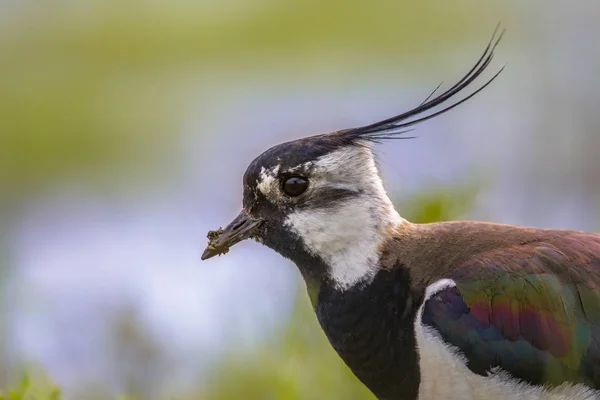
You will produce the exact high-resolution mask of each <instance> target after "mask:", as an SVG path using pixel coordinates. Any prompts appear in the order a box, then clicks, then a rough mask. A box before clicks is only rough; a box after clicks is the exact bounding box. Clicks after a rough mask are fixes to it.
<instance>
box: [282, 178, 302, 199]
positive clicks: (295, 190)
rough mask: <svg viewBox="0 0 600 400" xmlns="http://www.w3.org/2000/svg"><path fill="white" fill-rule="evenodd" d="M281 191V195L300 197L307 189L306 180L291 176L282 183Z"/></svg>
mask: <svg viewBox="0 0 600 400" xmlns="http://www.w3.org/2000/svg"><path fill="white" fill-rule="evenodd" d="M281 189H282V190H283V193H285V194H287V195H288V196H290V197H297V196H300V195H301V194H302V193H304V192H305V191H306V189H308V179H306V178H302V177H300V176H292V177H291V178H287V179H286V180H284V181H283V184H282V185H281Z"/></svg>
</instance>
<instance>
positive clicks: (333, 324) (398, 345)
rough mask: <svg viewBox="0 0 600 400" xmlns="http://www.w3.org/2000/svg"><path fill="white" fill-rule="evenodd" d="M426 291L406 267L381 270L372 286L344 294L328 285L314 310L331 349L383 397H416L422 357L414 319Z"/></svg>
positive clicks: (375, 392)
mask: <svg viewBox="0 0 600 400" xmlns="http://www.w3.org/2000/svg"><path fill="white" fill-rule="evenodd" d="M422 300H423V293H422V292H420V293H414V292H411V290H410V282H409V276H408V271H407V270H406V269H404V268H396V269H393V270H380V271H379V272H378V274H377V275H376V277H375V279H374V280H373V282H371V283H370V284H369V285H362V286H361V285H356V286H355V287H353V288H350V289H348V290H346V291H343V292H340V291H338V290H336V289H335V287H334V286H333V285H332V284H330V283H328V282H324V284H323V285H322V286H321V289H320V293H319V298H318V302H317V307H316V312H317V317H318V319H319V322H320V324H321V326H322V328H323V330H324V331H325V334H326V335H327V337H328V339H329V341H330V343H331V345H332V346H333V348H334V349H335V350H336V351H337V353H338V354H339V355H340V357H341V358H342V359H343V360H344V362H345V363H346V364H347V365H348V367H350V369H351V370H352V372H353V373H354V374H355V375H356V376H357V377H358V379H360V380H361V381H362V382H363V383H364V384H365V385H366V386H367V387H368V388H369V389H370V390H371V391H372V392H373V393H374V394H375V395H376V396H377V397H378V398H380V399H416V398H417V396H418V392H419V384H420V373H419V358H418V353H417V349H416V338H415V332H414V319H415V316H416V314H417V310H418V307H419V305H420V304H421V302H422Z"/></svg>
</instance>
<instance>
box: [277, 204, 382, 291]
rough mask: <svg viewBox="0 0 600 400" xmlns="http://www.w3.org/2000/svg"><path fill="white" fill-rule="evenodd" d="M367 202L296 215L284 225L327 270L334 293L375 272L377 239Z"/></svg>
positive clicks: (289, 218)
mask: <svg viewBox="0 0 600 400" xmlns="http://www.w3.org/2000/svg"><path fill="white" fill-rule="evenodd" d="M366 203H367V202H366V201H365V200H364V199H362V198H360V197H359V198H353V199H350V200H348V202H346V203H345V204H343V205H341V206H338V207H336V208H335V209H333V210H332V209H320V210H314V209H310V210H306V211H297V212H294V213H292V214H290V215H289V216H288V217H287V219H286V221H285V224H286V225H287V226H289V227H290V228H291V229H292V230H293V231H294V232H296V233H297V234H298V235H299V236H300V237H301V238H302V240H303V243H304V246H305V247H306V248H307V250H308V251H309V252H310V253H311V254H313V255H316V256H319V257H320V258H321V259H322V260H323V261H324V262H325V263H326V264H327V265H328V267H329V269H330V271H329V273H330V275H331V278H332V279H333V280H334V282H335V283H336V285H337V286H338V289H341V290H345V289H348V288H350V287H352V286H353V285H355V284H357V283H359V282H361V281H367V282H368V281H369V280H370V278H372V277H373V276H374V275H375V273H376V271H377V262H378V254H377V246H378V244H379V243H380V240H381V239H380V238H379V235H378V232H377V229H376V227H375V226H374V224H373V217H372V216H371V215H370V213H369V207H368V204H366Z"/></svg>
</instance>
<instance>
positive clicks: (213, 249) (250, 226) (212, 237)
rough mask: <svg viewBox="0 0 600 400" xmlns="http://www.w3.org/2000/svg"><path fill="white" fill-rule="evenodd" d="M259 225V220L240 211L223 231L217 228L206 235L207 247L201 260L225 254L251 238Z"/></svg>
mask: <svg viewBox="0 0 600 400" xmlns="http://www.w3.org/2000/svg"><path fill="white" fill-rule="evenodd" d="M261 223H262V220H261V219H257V218H254V217H251V216H249V215H247V214H246V213H245V212H244V211H241V212H240V213H239V214H238V216H237V217H235V218H234V219H233V221H231V222H230V223H229V225H227V226H226V227H225V229H221V228H219V229H218V230H216V231H209V232H208V235H206V237H207V238H208V239H209V242H208V246H206V250H204V253H203V254H202V257H201V259H202V260H207V259H209V258H211V257H214V256H216V255H221V254H225V253H227V252H228V251H229V248H230V247H231V246H233V245H234V244H236V243H238V242H241V241H242V240H244V239H248V238H250V237H252V235H253V234H254V232H256V228H258V226H259V225H260V224H261Z"/></svg>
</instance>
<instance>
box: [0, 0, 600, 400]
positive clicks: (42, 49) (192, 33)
mask: <svg viewBox="0 0 600 400" xmlns="http://www.w3.org/2000/svg"><path fill="white" fill-rule="evenodd" d="M598 18H600V4H598V2H597V1H595V0H581V1H578V2H576V3H575V2H573V3H571V4H568V3H567V2H560V1H558V0H556V1H548V0H546V1H542V0H532V1H528V2H520V1H516V0H512V1H503V0H491V1H486V2H481V1H476V0H460V1H453V2H447V1H420V2H415V1H352V2H342V1H333V0H323V1H314V0H304V1H288V2H273V1H264V0H256V1H240V0H238V1H222V2H217V1H207V0H205V1H188V0H176V1H171V2H166V1H157V0H150V1H148V0H147V1H115V0H104V1H100V0H85V1H79V2H73V1H51V2H50V1H42V2H32V1H24V0H12V1H11V0H4V1H0V278H1V280H0V283H1V285H0V294H1V296H0V301H1V303H0V388H2V390H3V393H4V394H5V395H6V396H9V397H7V398H10V399H20V398H27V399H53V398H60V397H61V396H62V397H65V398H73V399H86V400H87V399H90V400H91V399H113V398H123V399H125V398H127V399H130V398H131V399H167V398H169V399H173V398H176V399H238V398H257V399H321V398H327V399H369V398H372V397H371V396H370V394H369V393H368V392H367V391H366V390H365V389H364V388H363V387H362V386H361V385H360V383H359V382H357V380H356V379H355V378H354V377H353V376H352V374H351V373H350V372H349V371H348V369H347V368H346V367H345V366H344V365H343V363H342V362H341V361H340V360H339V358H338V357H337V356H336V354H335V353H334V352H333V350H332V349H331V348H330V347H329V345H328V343H327V341H326V339H325V337H324V335H323V334H322V332H321V331H320V329H319V327H318V325H317V323H316V319H315V317H314V315H313V314H312V311H311V309H310V307H309V301H308V298H307V296H306V293H305V290H304V288H303V284H302V283H301V282H300V279H299V275H298V273H297V271H296V270H295V268H294V267H293V265H291V264H289V263H288V262H287V261H285V260H283V259H281V258H279V256H277V255H275V254H272V253H271V252H270V251H269V250H267V249H263V248H260V247H259V246H258V245H257V244H253V243H244V244H241V245H240V246H239V248H237V247H236V249H235V251H233V252H232V253H231V254H230V255H228V257H226V258H219V259H217V260H212V261H211V262H206V263H202V264H201V263H200V252H201V251H202V249H203V246H204V244H205V239H204V237H205V233H206V231H207V230H208V229H213V228H216V227H217V226H219V225H223V224H224V223H226V222H227V221H228V220H229V219H230V217H231V216H232V215H234V214H235V213H236V210H237V209H238V208H239V206H240V200H241V185H240V182H241V176H242V174H243V171H244V169H245V167H246V165H247V164H248V163H249V161H251V160H252V159H253V158H254V156H256V155H257V154H258V153H260V152H261V151H263V150H264V149H266V148H267V147H269V146H270V145H273V144H275V143H278V142H281V141H285V140H289V139H291V138H294V137H298V136H303V135H308V134H314V133H319V132H323V131H328V130H333V129H339V128H345V127H350V126H353V125H358V124H363V123H368V122H372V121H375V120H377V119H381V118H385V117H388V116H390V115H392V114H396V113H398V112H400V111H402V110H404V109H406V108H408V107H411V106H414V105H415V104H418V103H419V102H420V101H421V100H422V99H423V98H424V97H425V96H426V95H427V94H428V93H429V92H430V91H431V90H432V89H433V88H434V87H435V86H437V84H438V83H439V82H441V81H445V82H447V83H448V84H450V83H451V82H452V81H455V80H456V79H458V78H460V77H461V76H462V75H461V74H463V73H464V72H466V71H467V70H468V69H469V68H470V66H471V65H472V64H473V63H474V62H475V60H476V59H477V57H478V56H479V54H480V53H481V52H482V51H483V48H484V47H485V45H486V44H487V41H488V40H489V37H490V36H491V34H492V31H493V29H494V27H495V26H496V24H497V23H498V22H501V23H502V26H503V27H505V28H506V29H507V35H506V37H505V38H504V40H503V42H502V43H501V45H500V47H499V48H498V54H497V56H496V60H495V63H494V64H493V66H492V68H500V67H501V66H502V65H504V64H505V63H507V69H506V70H505V72H504V73H503V74H502V75H501V76H500V78H499V79H498V80H497V81H496V82H495V83H494V84H493V85H492V86H491V87H489V88H488V89H487V90H486V91H485V92H483V93H482V94H480V95H478V96H477V97H476V98H475V99H473V100H471V101H470V102H468V103H467V104H465V105H463V106H461V107H459V108H458V109H456V110H454V111H453V112H452V113H450V114H449V115H445V116H443V117H441V118H439V119H436V120H435V121H431V122H430V123H428V124H426V125H424V126H422V127H419V129H418V131H417V132H416V133H417V135H418V136H419V138H418V139H416V140H412V141H402V142H401V143H390V144H388V145H387V146H382V147H381V148H380V149H379V150H380V152H379V158H380V163H381V168H382V170H383V173H384V176H385V178H386V182H387V186H388V189H389V191H390V193H391V194H392V195H393V196H394V198H395V199H396V204H397V206H398V210H399V211H400V213H401V214H402V215H403V216H404V217H406V218H407V219H409V220H412V221H414V222H428V221H437V220H448V219H459V218H472V219H475V218H477V219H487V220H494V221H497V222H505V223H518V224H528V225H535V226H548V227H564V228H572V229H585V230H596V229H597V228H598V221H599V218H598V217H599V212H600V207H599V206H598V204H599V201H598V200H599V199H600V179H599V178H598V177H599V176H600V157H598V156H597V152H598V150H597V149H599V148H600V133H599V132H600V131H599V127H600V115H599V114H598V112H597V105H598V104H600V46H598V41H597V39H598V37H600V28H599V27H598V25H597V20H598ZM59 391H60V393H59Z"/></svg>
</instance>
